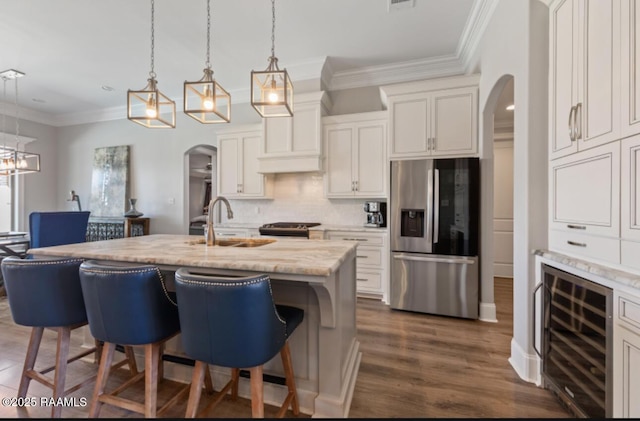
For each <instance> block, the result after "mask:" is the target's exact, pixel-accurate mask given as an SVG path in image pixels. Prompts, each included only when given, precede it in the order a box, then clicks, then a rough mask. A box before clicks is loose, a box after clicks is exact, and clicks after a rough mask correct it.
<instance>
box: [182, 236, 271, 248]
mask: <svg viewBox="0 0 640 421" xmlns="http://www.w3.org/2000/svg"><path fill="white" fill-rule="evenodd" d="M276 241H277V240H274V239H269V238H225V239H222V240H216V246H219V247H260V246H266V245H267V244H271V243H275V242H276ZM205 243H206V241H205V240H204V238H199V239H197V240H195V241H189V244H192V245H193V244H205Z"/></svg>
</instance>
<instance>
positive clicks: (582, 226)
mask: <svg viewBox="0 0 640 421" xmlns="http://www.w3.org/2000/svg"><path fill="white" fill-rule="evenodd" d="M567 228H571V229H574V230H586V229H587V227H585V226H584V225H571V224H569V225H567Z"/></svg>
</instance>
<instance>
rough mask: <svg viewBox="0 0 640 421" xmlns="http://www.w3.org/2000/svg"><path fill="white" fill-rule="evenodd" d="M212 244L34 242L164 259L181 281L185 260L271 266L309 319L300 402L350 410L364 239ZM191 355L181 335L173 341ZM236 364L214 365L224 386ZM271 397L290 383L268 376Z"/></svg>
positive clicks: (299, 336)
mask: <svg viewBox="0 0 640 421" xmlns="http://www.w3.org/2000/svg"><path fill="white" fill-rule="evenodd" d="M219 243H220V245H216V246H206V245H205V244H204V241H203V239H202V238H201V237H198V236H188V235H165V234H155V235H148V236H141V237H130V238H121V239H114V240H107V241H96V242H91V243H80V244H70V245H63V246H54V247H44V248H38V249H31V250H29V253H31V254H33V255H38V256H62V257H79V258H84V259H96V260H99V261H103V262H120V263H122V262H125V263H143V264H154V265H157V266H158V267H159V268H160V269H161V270H163V271H164V273H165V274H166V284H167V288H168V289H169V290H171V289H173V277H172V273H173V272H175V270H176V269H177V268H179V267H188V268H197V269H198V270H199V271H200V272H202V273H208V274H218V275H226V276H246V275H254V274H258V273H265V274H268V275H269V276H270V277H271V279H272V288H273V295H274V299H275V301H276V302H277V303H278V304H286V305H291V306H296V307H299V308H302V309H303V310H304V311H305V316H304V320H303V322H302V324H301V325H300V326H299V327H298V329H296V332H295V333H294V334H293V335H292V336H291V338H290V339H289V344H290V347H291V353H292V359H293V366H294V371H295V376H296V386H297V388H298V395H299V400H300V410H301V411H302V412H304V413H307V414H310V415H313V416H314V417H322V418H338V417H347V416H348V414H349V406H350V404H351V398H352V395H353V389H354V387H355V383H356V377H357V375H358V369H359V365H360V358H361V353H360V351H359V345H360V344H359V342H358V340H357V339H356V314H355V311H356V261H355V258H356V247H357V245H356V243H355V242H350V241H311V240H306V239H301V240H297V239H277V240H274V239H263V238H250V239H234V240H220V242H219ZM166 352H167V353H168V354H173V355H178V356H181V355H183V352H182V345H181V343H180V338H179V336H178V337H176V338H174V339H172V340H171V341H170V342H169V343H168V344H167V347H166ZM265 373H268V374H272V375H275V376H279V377H282V376H283V375H284V374H283V373H284V372H283V369H282V364H281V362H280V358H279V357H276V358H274V359H273V360H271V361H270V362H269V363H267V364H266V365H265ZM229 374H230V371H229V370H228V369H224V368H221V367H214V368H213V369H212V375H213V378H214V384H215V385H218V387H219V386H220V385H222V384H224V382H226V380H227V379H228V377H229ZM165 377H168V378H172V379H175V380H179V381H185V382H188V381H189V380H190V377H191V368H190V367H188V366H183V365H176V364H168V365H167V366H166V368H165ZM264 393H265V402H266V403H269V404H274V405H280V403H281V402H282V400H283V399H284V397H285V396H286V387H285V386H282V385H278V384H274V383H265V389H264ZM240 395H241V396H244V397H249V395H250V394H249V383H248V379H243V378H241V383H240Z"/></svg>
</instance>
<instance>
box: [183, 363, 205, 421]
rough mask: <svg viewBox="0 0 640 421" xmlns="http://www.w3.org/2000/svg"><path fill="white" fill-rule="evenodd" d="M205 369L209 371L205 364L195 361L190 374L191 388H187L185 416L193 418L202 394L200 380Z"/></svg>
mask: <svg viewBox="0 0 640 421" xmlns="http://www.w3.org/2000/svg"><path fill="white" fill-rule="evenodd" d="M205 371H209V367H208V365H207V364H205V363H203V362H202V361H196V364H195V366H194V367H193V374H192V375H191V390H189V402H188V403H187V412H186V413H185V415H184V417H185V418H195V416H196V413H197V411H198V404H199V403H200V396H201V394H202V382H203V380H204V376H205Z"/></svg>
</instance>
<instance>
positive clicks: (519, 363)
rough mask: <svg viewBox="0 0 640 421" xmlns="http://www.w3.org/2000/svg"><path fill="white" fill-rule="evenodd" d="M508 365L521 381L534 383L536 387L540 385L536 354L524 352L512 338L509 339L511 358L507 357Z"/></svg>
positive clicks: (539, 367) (539, 369) (539, 363)
mask: <svg viewBox="0 0 640 421" xmlns="http://www.w3.org/2000/svg"><path fill="white" fill-rule="evenodd" d="M509 364H511V366H512V367H513V369H514V370H515V371H516V373H517V374H518V376H520V378H521V379H522V380H524V381H526V382H529V383H535V384H536V385H537V386H541V385H542V378H541V376H540V372H541V369H542V367H541V361H540V358H538V356H537V355H536V354H533V355H532V354H528V353H526V352H524V350H523V349H522V347H521V346H520V345H519V344H518V343H517V342H516V340H515V339H514V338H511V357H509Z"/></svg>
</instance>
